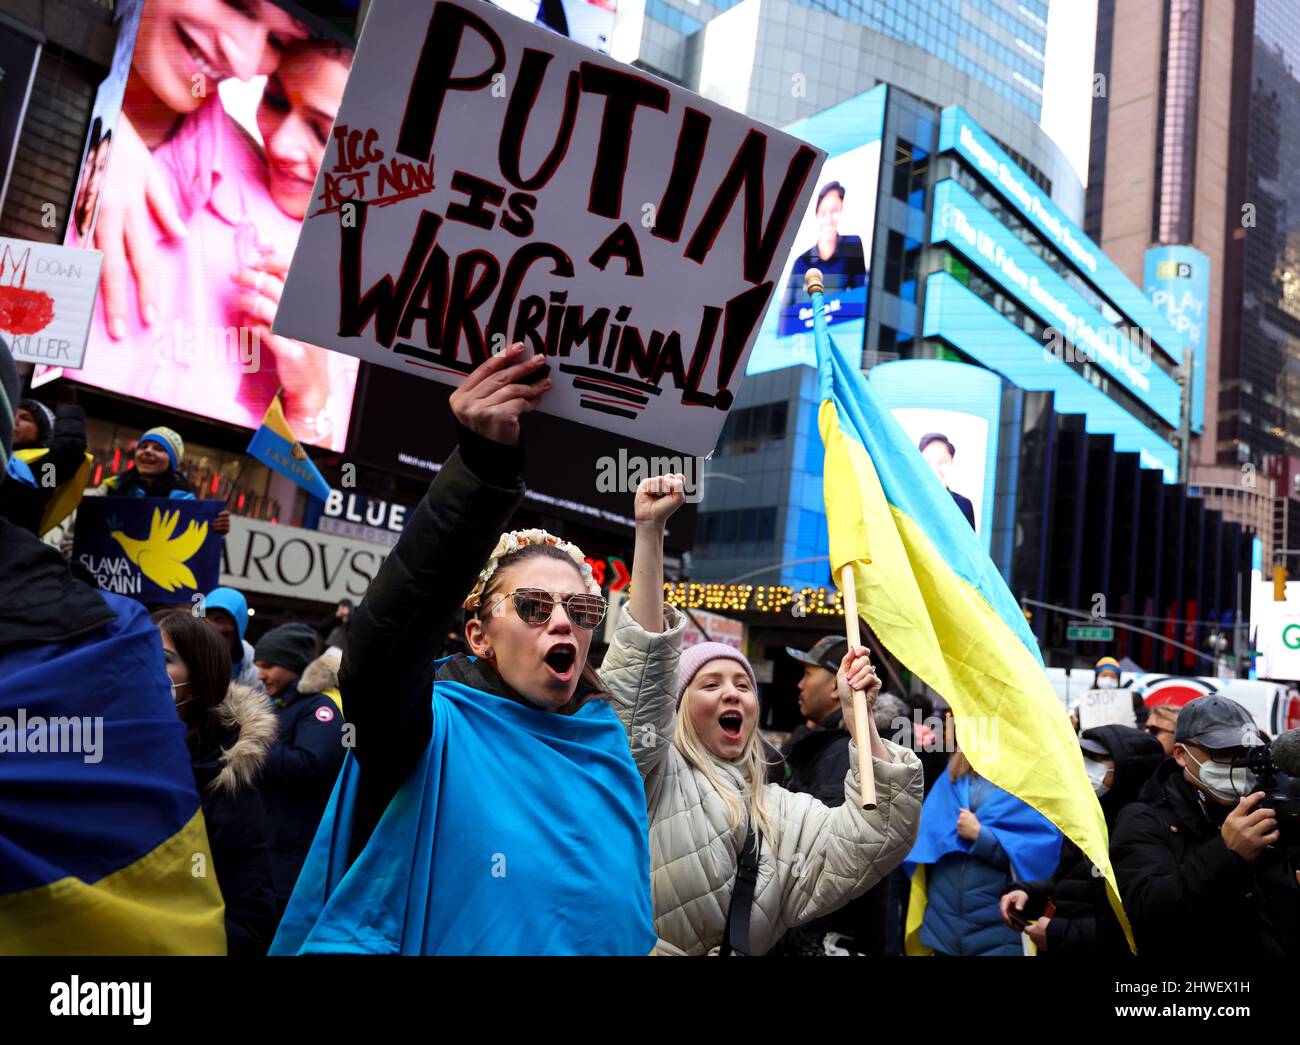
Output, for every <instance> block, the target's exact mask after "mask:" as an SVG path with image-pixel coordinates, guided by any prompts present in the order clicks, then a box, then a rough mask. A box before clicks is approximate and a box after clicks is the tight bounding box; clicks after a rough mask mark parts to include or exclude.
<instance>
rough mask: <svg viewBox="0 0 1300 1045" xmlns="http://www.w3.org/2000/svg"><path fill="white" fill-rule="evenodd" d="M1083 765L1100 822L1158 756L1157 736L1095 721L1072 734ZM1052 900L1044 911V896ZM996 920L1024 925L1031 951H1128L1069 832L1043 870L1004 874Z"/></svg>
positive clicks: (1129, 797)
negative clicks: (1022, 875) (1051, 868)
mask: <svg viewBox="0 0 1300 1045" xmlns="http://www.w3.org/2000/svg"><path fill="white" fill-rule="evenodd" d="M1079 747H1080V749H1081V751H1082V753H1083V766H1084V769H1085V770H1086V771H1087V773H1088V780H1089V782H1090V783H1091V784H1092V789H1093V792H1094V793H1095V794H1096V795H1097V800H1098V802H1100V804H1101V811H1102V813H1103V814H1104V815H1105V817H1106V828H1107V830H1110V831H1113V830H1114V829H1115V821H1116V819H1117V818H1118V816H1119V813H1120V810H1122V809H1123V808H1124V807H1125V806H1126V805H1128V804H1129V803H1130V802H1133V801H1135V800H1136V799H1137V797H1138V794H1139V792H1140V791H1141V790H1142V788H1143V786H1144V785H1145V784H1146V782H1147V781H1148V780H1149V779H1150V778H1151V774H1152V773H1153V772H1155V770H1156V768H1157V767H1158V766H1159V765H1160V763H1161V762H1163V761H1164V758H1165V754H1164V751H1163V750H1162V749H1161V747H1160V744H1159V743H1158V742H1157V741H1156V740H1155V739H1154V738H1153V737H1149V736H1147V735H1146V734H1145V733H1143V732H1142V731H1141V730H1140V729H1135V728H1133V727H1132V726H1118V725H1111V726H1096V727H1094V728H1093V729H1085V730H1084V731H1083V735H1082V736H1080V737H1079ZM1049 899H1050V900H1051V901H1052V903H1053V904H1054V905H1055V910H1054V912H1053V913H1052V914H1051V915H1049V916H1045V913H1046V907H1047V901H1048V900H1049ZM1000 908H1001V912H1002V920H1003V921H1004V922H1006V924H1007V925H1009V926H1010V927H1011V928H1013V929H1016V930H1017V931H1020V932H1025V933H1028V935H1029V937H1030V939H1032V940H1033V941H1034V945H1035V946H1036V947H1037V948H1038V953H1039V954H1041V955H1044V956H1047V957H1056V956H1060V955H1066V956H1068V955H1081V954H1105V955H1108V956H1113V957H1122V956H1124V955H1127V954H1128V953H1129V949H1128V942H1127V941H1126V940H1125V939H1124V931H1123V930H1122V929H1121V928H1120V925H1119V920H1118V919H1117V918H1116V917H1115V915H1114V913H1113V912H1112V911H1111V907H1110V901H1109V900H1108V899H1107V897H1106V880H1105V879H1104V878H1102V877H1101V875H1099V874H1097V872H1096V869H1095V868H1094V866H1093V863H1092V861H1091V860H1089V859H1088V858H1087V857H1086V856H1084V855H1083V852H1082V851H1081V850H1080V849H1079V847H1078V846H1076V845H1075V844H1074V843H1073V842H1071V841H1070V840H1069V839H1066V840H1065V841H1064V842H1062V844H1061V859H1060V862H1059V863H1058V864H1057V867H1056V871H1055V873H1054V874H1053V875H1052V877H1051V878H1043V879H1039V880H1036V881H1027V882H1012V883H1011V885H1010V886H1009V887H1008V889H1007V891H1006V892H1005V893H1004V894H1003V895H1002V899H1001V902H1000Z"/></svg>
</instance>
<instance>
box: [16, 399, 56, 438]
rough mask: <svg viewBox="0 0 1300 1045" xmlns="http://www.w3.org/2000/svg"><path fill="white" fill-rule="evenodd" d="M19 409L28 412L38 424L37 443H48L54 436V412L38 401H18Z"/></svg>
mask: <svg viewBox="0 0 1300 1045" xmlns="http://www.w3.org/2000/svg"><path fill="white" fill-rule="evenodd" d="M18 409H19V410H26V411H27V412H28V413H29V414H31V415H32V419H33V420H34V421H35V422H36V441H37V442H38V443H41V444H45V443H48V442H49V441H50V439H51V437H52V436H53V435H54V411H53V410H51V409H50V408H49V407H48V406H46V405H45V404H44V403H42V402H41V401H40V400H37V399H20V400H18Z"/></svg>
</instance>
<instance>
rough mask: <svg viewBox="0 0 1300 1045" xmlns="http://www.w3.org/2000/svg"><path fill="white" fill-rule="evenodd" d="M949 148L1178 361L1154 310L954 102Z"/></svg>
mask: <svg viewBox="0 0 1300 1045" xmlns="http://www.w3.org/2000/svg"><path fill="white" fill-rule="evenodd" d="M951 150H955V151H957V152H958V153H960V154H961V155H962V156H963V157H965V159H966V161H967V162H968V163H969V164H970V165H971V166H972V167H974V168H975V169H976V170H977V171H979V172H980V173H981V174H982V175H983V176H984V177H985V178H986V179H987V180H988V182H989V184H990V185H992V186H993V188H994V189H996V190H997V192H998V194H999V195H1001V196H1002V197H1004V198H1005V199H1006V201H1007V202H1008V203H1009V204H1011V206H1013V207H1015V208H1016V210H1018V211H1019V212H1020V213H1021V214H1023V215H1024V216H1025V217H1026V218H1027V219H1029V221H1030V222H1031V223H1032V224H1033V226H1034V227H1035V228H1037V229H1038V230H1039V231H1040V232H1041V233H1042V234H1043V235H1044V236H1045V237H1046V238H1047V241H1048V242H1049V243H1053V244H1055V245H1056V247H1057V249H1058V250H1059V251H1060V252H1061V254H1062V255H1063V256H1065V257H1066V258H1068V259H1069V260H1070V262H1071V263H1072V264H1074V265H1075V267H1077V268H1078V269H1079V270H1080V271H1081V272H1083V273H1084V274H1085V275H1086V276H1087V278H1088V281H1089V282H1090V283H1092V284H1093V286H1095V287H1096V288H1097V289H1098V290H1099V291H1100V292H1101V293H1102V294H1103V295H1104V296H1105V297H1107V298H1109V299H1110V301H1111V303H1112V304H1113V305H1114V306H1115V307H1116V309H1117V310H1119V311H1120V312H1123V313H1124V314H1125V315H1126V316H1127V317H1128V318H1129V319H1131V320H1133V321H1134V322H1135V323H1137V325H1138V326H1140V327H1142V328H1143V329H1145V330H1146V331H1148V332H1149V333H1150V335H1151V337H1152V338H1153V339H1154V340H1155V342H1156V344H1157V345H1159V346H1160V347H1161V348H1162V349H1163V350H1164V351H1165V354H1166V355H1168V356H1169V358H1171V359H1172V360H1174V361H1175V362H1181V361H1182V351H1181V347H1180V346H1181V345H1182V339H1181V338H1180V337H1179V336H1178V334H1177V332H1176V331H1175V330H1174V329H1173V328H1172V327H1171V326H1170V325H1169V323H1168V322H1167V321H1166V320H1165V318H1164V316H1163V315H1162V314H1161V313H1160V311H1159V310H1158V309H1156V308H1154V307H1153V306H1152V304H1151V302H1150V301H1148V300H1147V299H1146V297H1144V296H1143V294H1142V292H1141V291H1140V290H1139V289H1138V288H1137V285H1136V284H1135V283H1134V282H1133V281H1132V280H1131V279H1129V278H1128V277H1127V276H1126V275H1124V273H1123V272H1121V271H1120V269H1119V266H1118V265H1116V264H1115V263H1114V262H1113V261H1111V260H1110V258H1108V257H1106V255H1105V254H1103V253H1102V251H1101V248H1100V247H1098V246H1097V244H1095V243H1093V242H1092V240H1090V239H1089V238H1088V237H1087V235H1086V234H1085V233H1084V231H1083V230H1082V229H1081V228H1079V226H1078V225H1076V224H1075V223H1074V222H1072V221H1071V220H1070V219H1069V218H1067V217H1066V216H1065V214H1064V212H1062V210H1061V208H1060V207H1058V206H1057V205H1056V204H1055V203H1053V202H1052V200H1051V197H1049V196H1048V195H1047V194H1046V193H1044V192H1043V191H1042V190H1041V189H1040V188H1039V187H1038V186H1037V185H1035V184H1034V183H1033V182H1032V181H1030V180H1029V176H1028V175H1027V174H1025V172H1024V171H1022V170H1021V169H1020V168H1019V167H1018V166H1017V165H1016V163H1015V161H1013V160H1012V159H1011V157H1010V156H1008V155H1007V154H1006V153H1005V152H1003V151H1002V149H1001V147H1000V146H999V145H998V144H997V143H996V142H995V141H994V140H993V139H992V138H990V137H989V136H988V135H987V134H985V133H984V131H983V130H981V129H980V126H979V124H977V123H976V122H975V121H974V120H972V119H971V118H970V116H969V115H967V113H966V111H965V110H964V109H962V108H961V106H958V105H954V106H950V107H949V108H947V109H944V111H943V116H942V118H941V120H940V122H939V151H940V152H948V151H951Z"/></svg>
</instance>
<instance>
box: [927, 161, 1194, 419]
mask: <svg viewBox="0 0 1300 1045" xmlns="http://www.w3.org/2000/svg"><path fill="white" fill-rule="evenodd" d="M931 240H932V241H933V242H935V243H941V242H944V241H947V242H949V243H951V244H953V246H955V247H956V248H957V249H958V250H960V251H961V252H962V253H963V254H964V255H966V257H968V258H969V259H970V260H971V262H972V263H973V264H975V265H976V266H978V267H979V268H980V269H981V270H983V271H984V272H986V273H987V274H988V275H989V276H990V277H991V278H992V279H993V280H994V281H995V282H997V283H999V284H1000V285H1001V286H1002V287H1003V288H1005V289H1006V290H1007V291H1009V292H1010V294H1011V296H1012V297H1014V298H1016V299H1017V300H1018V301H1020V302H1021V304H1023V305H1024V307H1025V309H1026V310H1028V311H1029V312H1032V313H1034V314H1035V315H1037V316H1038V317H1039V318H1040V319H1041V320H1042V321H1043V323H1044V324H1046V325H1047V326H1048V327H1052V328H1055V329H1056V330H1059V331H1060V332H1061V333H1062V334H1063V335H1064V336H1065V337H1066V338H1068V339H1069V340H1070V341H1071V342H1072V343H1073V345H1072V346H1070V347H1068V348H1067V346H1065V345H1064V344H1063V343H1062V342H1061V340H1060V339H1059V338H1058V339H1057V341H1056V343H1055V344H1053V343H1051V342H1045V343H1044V344H1043V345H1042V346H1040V349H1041V350H1043V351H1055V352H1057V354H1058V357H1060V358H1064V353H1065V352H1067V351H1069V352H1078V353H1079V354H1080V355H1081V356H1082V357H1083V358H1085V359H1087V360H1089V361H1091V362H1094V363H1096V364H1097V365H1098V366H1100V367H1101V368H1102V369H1103V370H1105V371H1106V372H1107V373H1109V374H1110V375H1111V376H1112V377H1114V378H1116V379H1118V380H1119V381H1120V383H1121V384H1123V385H1124V387H1125V388H1127V389H1128V390H1129V391H1130V392H1131V393H1132V394H1133V395H1134V396H1136V397H1137V398H1138V399H1139V400H1141V401H1142V402H1143V403H1145V404H1146V405H1147V406H1149V407H1150V408H1151V409H1152V410H1153V411H1154V412H1155V413H1157V414H1159V415H1160V416H1161V417H1162V418H1163V419H1164V420H1165V421H1166V422H1167V423H1168V424H1169V425H1171V426H1172V427H1175V428H1176V427H1177V426H1178V422H1179V418H1180V414H1179V410H1180V401H1181V390H1180V389H1179V387H1178V382H1177V381H1176V380H1175V379H1174V378H1173V377H1171V376H1170V375H1169V374H1167V373H1166V372H1165V371H1164V370H1161V369H1160V367H1158V366H1156V364H1155V363H1154V362H1153V361H1152V359H1151V352H1150V349H1149V347H1146V346H1144V345H1143V344H1142V343H1141V340H1140V339H1141V332H1140V331H1138V332H1136V333H1137V336H1138V340H1136V341H1135V340H1134V339H1133V338H1132V337H1130V336H1129V335H1128V334H1126V333H1124V332H1123V331H1121V330H1120V329H1118V328H1116V327H1114V326H1113V325H1111V324H1110V323H1108V322H1107V321H1106V318H1105V317H1104V316H1103V315H1102V314H1101V313H1100V312H1099V311H1097V309H1096V308H1094V307H1093V305H1092V304H1091V303H1090V302H1088V300H1087V299H1086V298H1084V297H1083V295H1082V294H1080V293H1079V292H1078V291H1077V290H1075V289H1074V288H1073V287H1072V286H1070V284H1068V283H1067V282H1066V281H1065V280H1064V279H1062V278H1061V277H1060V276H1059V275H1058V274H1057V273H1056V271H1055V270H1054V269H1053V268H1052V267H1051V266H1050V265H1048V264H1047V262H1045V261H1043V259H1042V258H1040V257H1039V256H1038V255H1037V254H1035V253H1034V252H1033V251H1032V250H1030V249H1029V248H1028V247H1027V246H1025V244H1024V243H1022V242H1021V241H1020V239H1019V238H1018V237H1016V236H1014V235H1012V234H1011V233H1010V232H1008V231H1007V229H1006V228H1005V227H1004V226H1003V225H1002V224H1001V222H999V221H998V220H997V219H996V218H995V217H993V215H992V214H990V213H989V212H988V211H987V210H985V209H984V207H983V206H981V205H980V204H979V203H978V202H977V201H976V200H975V197H974V196H972V195H971V194H970V193H969V192H967V191H966V190H965V189H964V188H962V187H961V186H960V185H959V184H957V182H955V181H942V182H940V183H939V184H938V185H937V186H936V187H935V191H934V227H933V230H932V232H931Z"/></svg>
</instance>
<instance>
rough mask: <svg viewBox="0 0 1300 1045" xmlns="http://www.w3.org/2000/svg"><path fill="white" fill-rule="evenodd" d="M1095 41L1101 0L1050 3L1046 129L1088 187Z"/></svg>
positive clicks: (1044, 79)
mask: <svg viewBox="0 0 1300 1045" xmlns="http://www.w3.org/2000/svg"><path fill="white" fill-rule="evenodd" d="M1096 39H1097V0H1051V6H1050V7H1049V8H1048V12H1047V69H1046V71H1045V73H1044V75H1043V119H1042V125H1043V130H1045V131H1046V132H1047V133H1048V134H1049V135H1050V136H1051V138H1052V140H1053V141H1054V142H1056V144H1057V145H1059V146H1060V148H1061V151H1062V152H1064V153H1065V156H1066V159H1068V160H1069V161H1070V163H1071V164H1072V165H1073V167H1074V169H1075V170H1076V171H1077V172H1078V174H1079V180H1080V181H1082V182H1083V183H1084V184H1085V185H1086V184H1087V182H1088V134H1089V129H1090V127H1091V125H1092V60H1093V52H1094V49H1095V45H1096Z"/></svg>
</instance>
